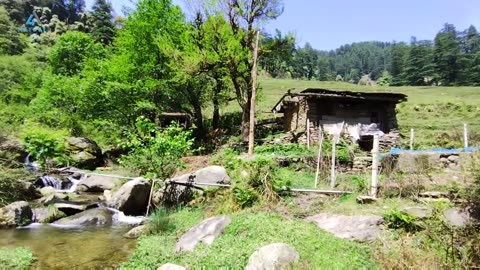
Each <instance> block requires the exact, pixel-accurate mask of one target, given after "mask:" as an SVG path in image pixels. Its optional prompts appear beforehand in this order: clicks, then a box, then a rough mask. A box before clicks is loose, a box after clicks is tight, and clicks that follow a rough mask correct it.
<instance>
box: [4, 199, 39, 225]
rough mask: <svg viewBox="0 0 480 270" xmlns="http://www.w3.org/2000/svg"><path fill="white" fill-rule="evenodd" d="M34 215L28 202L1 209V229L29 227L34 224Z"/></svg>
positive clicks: (12, 204)
mask: <svg viewBox="0 0 480 270" xmlns="http://www.w3.org/2000/svg"><path fill="white" fill-rule="evenodd" d="M32 215H33V213H32V209H31V208H30V205H29V204H28V202H25V201H19V202H14V203H11V204H9V205H7V206H5V207H3V208H1V209H0V228H8V227H16V226H24V225H28V224H30V223H32Z"/></svg>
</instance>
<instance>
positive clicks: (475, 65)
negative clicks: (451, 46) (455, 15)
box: [461, 25, 480, 85]
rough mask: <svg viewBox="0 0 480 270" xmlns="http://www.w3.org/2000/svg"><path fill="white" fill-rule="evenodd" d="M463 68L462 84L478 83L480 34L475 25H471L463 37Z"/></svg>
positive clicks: (479, 81) (479, 80) (479, 79)
mask: <svg viewBox="0 0 480 270" xmlns="http://www.w3.org/2000/svg"><path fill="white" fill-rule="evenodd" d="M462 45H463V50H462V51H463V53H464V54H465V58H464V65H465V66H464V68H463V70H462V72H461V74H462V79H463V84H465V85H478V84H480V76H479V75H480V73H479V71H480V62H479V60H480V34H479V33H478V31H477V29H476V28H475V26H473V25H471V26H470V27H469V28H468V29H467V30H466V31H465V34H464V37H463V42H462Z"/></svg>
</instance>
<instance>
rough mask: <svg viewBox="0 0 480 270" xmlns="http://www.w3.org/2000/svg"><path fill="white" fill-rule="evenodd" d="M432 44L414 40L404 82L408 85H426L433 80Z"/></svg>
mask: <svg viewBox="0 0 480 270" xmlns="http://www.w3.org/2000/svg"><path fill="white" fill-rule="evenodd" d="M432 53H433V52H432V42H431V41H417V40H416V39H415V38H412V43H411V45H410V48H409V51H408V54H407V58H406V61H405V66H404V70H403V74H402V77H403V80H404V83H405V84H407V85H426V84H429V83H430V82H431V81H432V80H433V75H434V66H433V64H432V60H433V59H432V57H433V55H432Z"/></svg>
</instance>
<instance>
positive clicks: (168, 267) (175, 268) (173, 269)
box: [157, 263, 187, 270]
mask: <svg viewBox="0 0 480 270" xmlns="http://www.w3.org/2000/svg"><path fill="white" fill-rule="evenodd" d="M157 270H187V268H185V267H183V266H181V265H176V264H173V263H166V264H164V265H162V266H160V267H158V268H157Z"/></svg>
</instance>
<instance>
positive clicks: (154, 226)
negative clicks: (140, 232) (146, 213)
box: [147, 208, 175, 234]
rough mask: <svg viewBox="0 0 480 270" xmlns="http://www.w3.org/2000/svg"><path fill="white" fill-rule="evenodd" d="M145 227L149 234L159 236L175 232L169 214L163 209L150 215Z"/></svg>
mask: <svg viewBox="0 0 480 270" xmlns="http://www.w3.org/2000/svg"><path fill="white" fill-rule="evenodd" d="M147 227H148V233H150V234H160V233H165V232H171V231H174V230H175V224H174V223H173V222H172V219H171V218H170V213H169V212H168V210H167V209H165V208H158V209H156V210H155V212H153V213H152V215H151V216H150V219H149V221H148V224H147Z"/></svg>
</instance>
